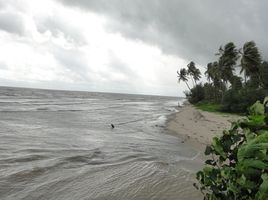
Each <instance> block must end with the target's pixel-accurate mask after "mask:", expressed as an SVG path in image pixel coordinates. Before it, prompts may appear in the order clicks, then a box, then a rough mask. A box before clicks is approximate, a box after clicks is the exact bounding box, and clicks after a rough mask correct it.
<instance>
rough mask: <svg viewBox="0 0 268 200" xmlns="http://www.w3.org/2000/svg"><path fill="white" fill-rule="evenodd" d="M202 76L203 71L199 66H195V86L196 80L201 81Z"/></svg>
mask: <svg viewBox="0 0 268 200" xmlns="http://www.w3.org/2000/svg"><path fill="white" fill-rule="evenodd" d="M200 78H201V72H200V70H199V69H198V68H195V70H194V73H193V79H194V82H195V86H196V81H199V80H200Z"/></svg>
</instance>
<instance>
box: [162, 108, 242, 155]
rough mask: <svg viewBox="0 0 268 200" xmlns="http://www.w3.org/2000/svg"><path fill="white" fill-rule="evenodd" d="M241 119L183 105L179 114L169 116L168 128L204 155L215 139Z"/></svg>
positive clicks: (169, 131) (171, 132)
mask: <svg viewBox="0 0 268 200" xmlns="http://www.w3.org/2000/svg"><path fill="white" fill-rule="evenodd" d="M239 118H241V116H237V115H232V114H220V113H212V112H207V111H202V110H199V109H197V108H195V107H194V106H193V105H191V104H183V106H181V107H180V108H179V110H178V112H176V113H173V114H171V115H169V116H168V118H167V122H166V128H167V131H168V133H169V134H172V135H175V136H177V137H179V138H180V139H181V140H182V141H181V142H182V143H185V144H188V145H190V146H192V147H193V148H195V149H196V150H199V151H201V153H202V152H204V150H205V147H206V145H208V144H210V143H211V141H212V138H213V137H215V136H219V135H221V134H222V132H223V130H225V129H229V128H230V127H231V122H232V121H236V120H238V119H239Z"/></svg>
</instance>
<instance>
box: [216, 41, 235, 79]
mask: <svg viewBox="0 0 268 200" xmlns="http://www.w3.org/2000/svg"><path fill="white" fill-rule="evenodd" d="M217 55H219V56H220V57H219V62H218V63H219V68H220V70H221V79H222V80H223V81H224V82H225V84H227V81H229V82H231V81H232V77H233V76H234V75H233V71H234V67H235V65H236V62H237V60H238V58H239V53H238V50H237V49H236V46H235V45H234V43H232V42H229V43H227V44H226V45H225V46H224V48H223V49H222V47H220V49H219V53H218V54H217Z"/></svg>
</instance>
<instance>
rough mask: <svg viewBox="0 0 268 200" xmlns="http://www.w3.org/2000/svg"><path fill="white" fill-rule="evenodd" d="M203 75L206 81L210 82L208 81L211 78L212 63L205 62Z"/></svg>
mask: <svg viewBox="0 0 268 200" xmlns="http://www.w3.org/2000/svg"><path fill="white" fill-rule="evenodd" d="M205 75H206V77H207V79H208V82H209V83H210V81H211V80H212V79H213V65H212V63H208V64H207V70H206V71H205Z"/></svg>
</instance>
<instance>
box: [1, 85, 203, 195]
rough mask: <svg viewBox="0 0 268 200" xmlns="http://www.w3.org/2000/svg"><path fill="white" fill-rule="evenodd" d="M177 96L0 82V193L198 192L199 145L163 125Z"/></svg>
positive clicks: (187, 193) (125, 193) (183, 193)
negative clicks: (195, 146) (188, 142)
mask: <svg viewBox="0 0 268 200" xmlns="http://www.w3.org/2000/svg"><path fill="white" fill-rule="evenodd" d="M182 101H183V99H182V98H175V97H161V96H145V95H129V94H110V93H96V92H76V91H75V92H74V91H54V90H40V89H24V88H9V87H0V127H1V128H0V199H1V200H17V199H23V200H34V199H38V200H47V199H53V200H76V199H79V200H81V199H82V200H84V199H85V200H89V199H90V200H91V199H96V200H97V199H98V200H103V199H107V200H126V199H127V200H131V199H137V200H149V199H163V200H175V199H185V197H187V198H188V199H194V198H196V193H195V192H193V190H195V189H194V188H193V186H192V177H193V176H194V172H195V170H196V169H194V168H193V169H191V167H189V166H187V165H185V163H186V162H187V161H191V160H193V159H194V158H195V156H196V155H197V153H198V152H197V151H196V150H195V149H193V148H191V147H189V146H187V145H185V144H183V143H182V141H181V140H180V139H179V138H178V137H176V136H174V135H172V134H169V133H168V130H167V129H166V127H165V123H166V120H167V118H168V116H169V115H171V114H172V113H174V112H176V111H178V109H179V108H178V107H177V105H178V102H182ZM111 124H114V126H115V128H111Z"/></svg>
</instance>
